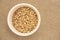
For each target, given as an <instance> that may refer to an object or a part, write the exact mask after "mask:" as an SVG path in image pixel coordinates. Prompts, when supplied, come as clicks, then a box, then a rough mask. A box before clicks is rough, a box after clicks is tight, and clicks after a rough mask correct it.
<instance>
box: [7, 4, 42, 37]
mask: <svg viewBox="0 0 60 40" xmlns="http://www.w3.org/2000/svg"><path fill="white" fill-rule="evenodd" d="M22 6H27V7H30V8H32V9H33V10H34V11H35V12H36V14H37V17H38V23H37V26H36V28H35V29H33V31H31V32H29V33H20V32H18V31H17V30H16V29H15V28H14V27H13V25H12V22H11V21H12V15H13V12H15V11H16V10H17V9H18V8H20V7H22ZM40 22H41V17H40V12H39V11H38V10H37V9H36V8H35V7H34V6H33V5H31V4H28V3H20V4H17V5H15V6H13V7H12V8H11V9H10V11H9V13H8V16H7V24H8V26H9V28H10V30H11V31H12V32H13V33H14V34H17V35H19V36H29V35H32V34H33V33H35V32H36V31H37V29H38V28H39V26H40Z"/></svg>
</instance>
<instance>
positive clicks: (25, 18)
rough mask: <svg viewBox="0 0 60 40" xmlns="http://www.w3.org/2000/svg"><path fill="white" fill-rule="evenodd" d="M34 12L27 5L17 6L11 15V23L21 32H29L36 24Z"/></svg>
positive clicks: (36, 19)
mask: <svg viewBox="0 0 60 40" xmlns="http://www.w3.org/2000/svg"><path fill="white" fill-rule="evenodd" d="M37 22H38V18H37V15H36V12H35V11H34V10H33V9H31V8H29V7H21V8H18V9H17V10H16V11H15V12H14V14H13V16H12V24H13V26H14V27H15V29H16V30H17V31H19V32H21V33H28V32H31V31H32V30H33V29H34V28H35V27H36V25H37Z"/></svg>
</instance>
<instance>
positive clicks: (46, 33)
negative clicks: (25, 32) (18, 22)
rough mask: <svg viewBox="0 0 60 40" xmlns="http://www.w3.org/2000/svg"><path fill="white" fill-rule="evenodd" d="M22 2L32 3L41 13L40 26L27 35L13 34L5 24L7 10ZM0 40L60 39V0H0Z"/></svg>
mask: <svg viewBox="0 0 60 40" xmlns="http://www.w3.org/2000/svg"><path fill="white" fill-rule="evenodd" d="M22 2H26V3H30V4H32V5H34V6H35V7H36V8H37V9H38V10H39V12H40V14H41V25H40V28H39V29H38V31H37V32H36V33H35V34H33V35H31V36H28V37H20V36H17V35H15V34H14V33H12V31H11V30H10V29H9V27H8V25H7V15H8V11H9V10H10V9H11V8H12V7H13V6H14V5H16V4H18V3H22ZM0 40H60V0H0Z"/></svg>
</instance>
